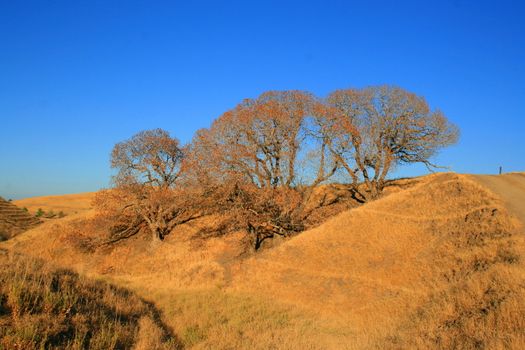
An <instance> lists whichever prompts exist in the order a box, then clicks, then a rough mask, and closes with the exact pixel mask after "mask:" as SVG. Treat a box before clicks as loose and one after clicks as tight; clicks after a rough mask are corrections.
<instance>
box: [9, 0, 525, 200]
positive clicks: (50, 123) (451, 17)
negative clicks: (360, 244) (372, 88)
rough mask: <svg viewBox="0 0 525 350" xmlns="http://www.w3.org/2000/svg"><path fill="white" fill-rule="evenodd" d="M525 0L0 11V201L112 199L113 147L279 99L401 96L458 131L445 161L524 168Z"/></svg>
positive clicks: (408, 170)
mask: <svg viewBox="0 0 525 350" xmlns="http://www.w3.org/2000/svg"><path fill="white" fill-rule="evenodd" d="M364 3H367V4H366V5H365V4H364ZM523 4H524V2H522V1H513V2H510V1H492V2H486V1H451V2H445V1H435V2H430V1H415V2H402V1H388V2H381V1H355V2H354V1H328V0H326V1H317V2H315V1H297V2H286V1H275V2H272V1H239V2H227V1H216V2H205V1H198V2H197V1H195V2H193V1H166V2H162V1H143V2H137V1H109V0H106V1H8V0H0V122H1V123H0V196H4V197H7V198H22V197H27V196H36V195H45V194H62V193H74V192H83V191H94V190H97V189H99V188H101V187H107V186H108V184H109V179H110V174H111V172H110V169H109V152H110V151H111V148H112V147H113V145H114V144H115V143H116V142H118V141H121V140H123V139H126V138H128V137H130V136H131V135H133V134H134V133H136V132H138V131H140V130H144V129H149V128H155V127H161V128H164V129H166V130H169V131H170V132H171V133H172V135H175V136H177V137H178V138H180V139H181V140H182V141H189V140H190V139H191V136H192V134H193V133H194V131H195V130H197V129H199V128H202V127H206V126H208V125H209V124H210V122H211V121H212V120H213V119H214V118H216V117H217V116H219V115H220V114H221V113H222V112H224V111H226V110H227V109H229V108H231V107H233V106H234V105H235V104H236V103H237V102H239V101H240V100H241V99H243V98H246V97H256V96H257V95H258V94H260V93H261V92H263V91H265V90H270V89H278V90H284V89H304V90H309V91H312V92H313V93H315V94H318V95H320V96H324V95H326V94H327V93H329V92H330V91H332V90H334V89H337V88H345V87H364V86H367V85H376V84H394V85H399V86H401V87H404V88H406V89H408V90H411V91H413V92H416V93H417V94H420V95H423V96H425V97H426V98H427V100H428V101H429V103H430V105H431V106H432V107H436V108H440V109H441V110H443V111H444V112H445V114H446V115H447V116H448V117H449V118H450V119H451V120H452V121H453V122H455V123H457V124H458V125H459V127H460V128H461V132H462V136H461V141H460V142H459V144H458V145H457V146H454V147H451V148H448V149H445V150H444V151H443V152H442V153H441V154H440V155H439V156H438V157H437V158H436V159H435V161H436V162H438V163H440V164H442V165H447V166H451V167H452V169H453V170H454V171H457V172H463V173H494V172H496V171H497V167H498V166H499V165H500V164H501V165H502V166H503V167H504V170H506V171H519V170H522V171H523V170H525V19H524V18H525V5H523ZM423 172H424V169H423V168H421V167H418V166H410V167H404V168H401V169H400V170H399V171H398V172H397V173H396V174H395V175H398V176H401V175H402V176H405V175H417V174H421V173H423Z"/></svg>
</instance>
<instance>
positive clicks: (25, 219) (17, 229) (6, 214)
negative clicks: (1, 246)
mask: <svg viewBox="0 0 525 350" xmlns="http://www.w3.org/2000/svg"><path fill="white" fill-rule="evenodd" d="M40 223H41V221H40V220H39V219H38V218H36V217H34V216H32V215H31V214H29V212H27V211H26V210H24V209H22V208H19V207H17V206H16V205H14V204H13V203H11V202H9V201H6V200H5V199H4V198H2V197H0V241H3V240H6V239H9V238H12V237H14V236H16V235H18V234H19V233H22V232H24V231H27V230H29V229H31V228H33V227H35V226H37V225H38V224H40Z"/></svg>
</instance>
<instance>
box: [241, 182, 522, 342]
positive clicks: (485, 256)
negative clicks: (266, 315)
mask: <svg viewBox="0 0 525 350" xmlns="http://www.w3.org/2000/svg"><path fill="white" fill-rule="evenodd" d="M516 227H517V222H516V220H515V219H513V218H512V217H511V216H509V214H508V213H507V210H506V208H505V207H504V204H503V203H502V202H501V201H500V200H499V199H498V198H496V197H495V196H494V195H493V194H492V193H490V192H488V191H487V190H485V189H484V188H482V187H481V186H480V185H478V184H477V183H475V182H473V181H471V180H470V179H469V178H468V177H466V176H462V175H454V174H438V175H432V176H428V177H427V178H426V180H425V181H424V182H422V183H421V184H419V185H417V186H415V187H413V188H411V189H408V190H406V191H403V192H400V193H398V194H395V195H391V196H388V197H386V198H383V199H381V200H378V201H375V202H373V203H370V204H367V205H365V206H362V207H360V208H357V209H354V210H351V211H347V212H345V213H342V214H340V215H338V216H337V217H335V218H333V219H331V220H329V221H328V222H327V223H325V224H324V225H321V226H320V227H318V228H316V229H313V230H311V231H309V232H305V233H304V234H302V235H300V236H298V237H296V238H294V239H292V240H290V241H289V242H287V243H285V244H283V245H281V246H280V247H278V248H276V249H275V250H272V251H269V252H266V253H263V254H260V255H258V256H256V257H254V258H252V259H250V260H248V261H246V262H243V263H242V264H240V265H239V267H238V271H236V272H235V273H234V274H233V275H234V282H233V288H234V289H235V290H237V291H249V292H251V293H255V294H258V295H261V296H266V297H270V298H275V299H278V300H286V301H288V302H289V303H294V304H296V305H301V306H302V307H304V308H307V309H310V310H312V311H313V312H317V313H318V315H319V316H320V317H327V318H332V319H333V318H336V319H338V320H340V322H342V323H343V324H345V325H347V327H348V330H349V332H350V336H349V339H348V340H349V341H350V342H352V343H353V346H352V347H355V348H362V347H366V348H368V347H375V346H377V347H381V348H383V347H394V348H395V347H397V346H400V347H401V348H404V347H417V348H435V347H438V348H442V347H445V348H450V347H461V348H476V347H482V346H485V347H488V348H498V347H507V346H511V347H515V348H518V344H519V345H520V346H522V345H525V342H524V335H523V333H522V331H521V330H522V329H523V328H519V327H521V326H523V319H525V318H522V317H525V310H524V305H523V301H522V300H521V299H519V298H520V297H519V296H521V297H523V296H525V287H524V286H525V284H523V282H524V281H525V278H524V274H523V272H524V271H525V270H524V269H523V266H522V265H520V264H519V263H518V261H519V257H518V256H519V253H521V252H522V251H523V247H524V245H523V237H522V236H521V235H519V236H518V235H516V231H515V230H516ZM518 246H519V247H520V248H519V249H518V248H517V247H518ZM518 281H519V282H518ZM509 291H512V292H509ZM503 300H504V301H505V302H503ZM493 304H495V305H496V306H495V307H490V306H484V305H493ZM438 305H439V307H438ZM498 308H505V311H504V312H503V311H502V310H499V309H498ZM507 308H508V309H507ZM430 310H431V311H430ZM480 310H485V311H480ZM487 310H489V311H487ZM499 312H501V314H500V313H499ZM411 319H418V321H419V323H417V324H414V323H413V322H411ZM498 322H499V323H498ZM520 329H521V330H520ZM484 332H485V333H484ZM489 334H492V335H491V336H490V335H489ZM504 337H507V342H505V340H504ZM476 344H477V345H476Z"/></svg>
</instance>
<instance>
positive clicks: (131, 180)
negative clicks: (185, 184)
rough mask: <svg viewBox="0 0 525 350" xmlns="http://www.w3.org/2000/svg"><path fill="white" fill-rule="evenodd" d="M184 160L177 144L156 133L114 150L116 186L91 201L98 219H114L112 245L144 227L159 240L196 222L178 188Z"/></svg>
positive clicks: (143, 134) (149, 132) (144, 133)
mask: <svg viewBox="0 0 525 350" xmlns="http://www.w3.org/2000/svg"><path fill="white" fill-rule="evenodd" d="M183 159H184V151H183V149H182V148H181V146H180V144H179V141H178V140H177V139H175V138H172V137H170V135H169V133H168V132H167V131H164V130H161V129H154V130H147V131H142V132H139V133H138V134H136V135H134V136H133V137H131V138H130V139H129V140H126V141H123V142H120V143H118V144H116V145H115V147H114V148H113V151H112V153H111V167H112V168H115V169H117V171H118V172H117V174H116V175H115V177H114V184H115V186H114V188H113V189H110V190H106V191H101V192H100V193H99V194H98V195H97V198H96V199H95V205H96V207H97V208H98V209H99V211H100V212H101V213H104V214H106V215H112V216H113V217H114V218H115V223H116V225H115V227H116V229H115V230H114V231H115V232H114V233H115V234H114V236H115V239H121V238H126V237H129V236H132V235H134V234H136V233H137V232H138V231H139V230H140V228H142V227H146V228H147V229H148V230H149V231H150V232H151V234H152V235H153V237H154V239H159V240H163V239H164V237H165V236H166V235H167V234H169V233H170V232H171V230H172V229H173V228H174V227H175V226H176V225H178V224H181V223H184V222H187V221H189V220H191V219H193V218H194V217H195V215H196V213H195V212H194V211H193V210H192V205H191V204H192V202H191V201H189V196H188V195H187V193H185V194H181V192H182V190H181V189H179V188H178V187H177V185H178V183H179V181H180V178H181V174H182V172H183Z"/></svg>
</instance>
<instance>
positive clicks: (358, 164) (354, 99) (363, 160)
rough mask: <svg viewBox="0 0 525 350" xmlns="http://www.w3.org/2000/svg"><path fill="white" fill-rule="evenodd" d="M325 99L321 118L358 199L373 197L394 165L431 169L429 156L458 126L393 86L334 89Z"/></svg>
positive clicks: (454, 137)
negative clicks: (325, 105) (361, 188)
mask: <svg viewBox="0 0 525 350" xmlns="http://www.w3.org/2000/svg"><path fill="white" fill-rule="evenodd" d="M326 103H327V105H328V107H330V109H327V110H326V112H327V113H326V115H325V116H324V119H322V120H323V122H324V123H325V127H324V128H323V131H324V132H326V133H327V135H329V136H328V138H329V139H330V150H331V152H332V155H333V157H335V159H337V161H338V162H339V163H340V165H341V167H342V168H343V169H345V170H346V172H347V174H348V175H349V176H350V178H351V179H352V183H353V184H354V187H355V188H356V190H357V189H359V193H360V194H361V195H362V198H363V200H368V199H370V198H375V197H377V196H378V195H379V194H380V193H381V191H382V190H383V188H384V186H385V179H386V176H387V174H388V173H389V172H390V171H391V170H392V169H393V168H395V166H397V165H399V164H403V163H423V164H425V165H426V166H427V167H428V168H430V169H433V168H436V165H435V164H432V163H431V161H430V158H431V157H432V156H434V155H435V154H436V153H437V152H438V151H439V149H441V148H443V147H445V146H448V145H451V144H454V143H455V142H457V139H458V135H459V131H458V129H457V127H456V126H455V125H453V124H452V123H450V122H449V121H448V119H447V118H446V117H445V116H444V115H443V113H442V112H440V111H431V110H430V108H429V106H428V104H427V102H426V101H425V100H424V99H423V98H422V97H419V96H417V95H415V94H413V93H410V92H408V91H406V90H403V89H401V88H398V87H391V86H378V87H369V88H366V89H362V90H356V89H348V90H337V91H335V92H333V93H332V94H330V95H329V96H328V98H327V100H326ZM360 182H364V185H365V190H364V191H362V190H360V188H359V186H358V185H359V183H360Z"/></svg>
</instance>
